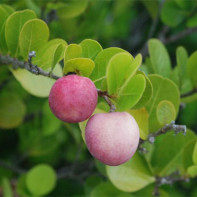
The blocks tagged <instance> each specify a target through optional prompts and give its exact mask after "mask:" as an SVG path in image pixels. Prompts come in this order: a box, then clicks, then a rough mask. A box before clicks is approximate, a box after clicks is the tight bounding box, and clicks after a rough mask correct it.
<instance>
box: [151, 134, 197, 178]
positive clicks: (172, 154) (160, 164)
mask: <svg viewBox="0 0 197 197" xmlns="http://www.w3.org/2000/svg"><path fill="white" fill-rule="evenodd" d="M173 134H174V132H169V133H166V134H165V135H163V136H159V137H158V138H157V140H156V142H155V144H154V146H155V149H154V151H153V153H152V159H151V164H152V166H153V169H154V171H155V173H156V174H158V175H159V176H167V175H169V174H171V173H172V172H174V171H177V170H179V171H180V172H181V173H182V172H184V170H185V169H184V165H183V162H182V160H183V155H184V154H183V153H184V149H185V147H186V146H187V144H188V143H189V142H191V141H193V140H194V139H195V138H196V136H195V134H194V133H193V132H192V131H189V130H187V133H186V136H184V135H183V134H182V133H179V134H177V135H176V136H174V135H173ZM161 155H162V157H161Z"/></svg>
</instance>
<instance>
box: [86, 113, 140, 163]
mask: <svg viewBox="0 0 197 197" xmlns="http://www.w3.org/2000/svg"><path fill="white" fill-rule="evenodd" d="M85 140H86V144H87V147H88V149H89V151H90V153H91V154H92V156H93V157H95V158H96V159H98V160H99V161H101V162H103V163H104V164H107V165H110V166H117V165H120V164H123V163H125V162H126V161H128V160H129V159H130V158H131V157H132V156H133V155H134V153H135V152H136V149H137V147H138V144H139V127H138V124H137V122H136V121H135V119H134V118H133V116H131V115H130V114H129V113H127V112H110V113H100V114H95V115H93V116H92V117H91V118H90V119H89V120H88V123H87V125H86V129H85Z"/></svg>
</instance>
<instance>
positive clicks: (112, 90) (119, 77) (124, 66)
mask: <svg viewBox="0 0 197 197" xmlns="http://www.w3.org/2000/svg"><path fill="white" fill-rule="evenodd" d="M132 61H133V57H132V55H130V54H129V53H126V52H122V53H118V54H116V55H114V56H113V57H112V58H111V59H110V61H109V63H108V64H107V72H106V76H107V92H108V94H109V95H113V94H116V93H117V91H118V89H119V88H120V87H121V86H122V85H123V83H124V81H125V80H127V78H128V77H129V76H130V75H131V74H132V75H134V71H135V70H134V69H135V68H132V66H133V65H131V62H132ZM132 71H133V73H132Z"/></svg>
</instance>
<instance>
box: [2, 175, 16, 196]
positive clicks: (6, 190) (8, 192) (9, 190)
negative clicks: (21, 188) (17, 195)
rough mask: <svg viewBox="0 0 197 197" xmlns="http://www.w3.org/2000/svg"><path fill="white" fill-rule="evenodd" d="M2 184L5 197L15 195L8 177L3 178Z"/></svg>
mask: <svg viewBox="0 0 197 197" xmlns="http://www.w3.org/2000/svg"><path fill="white" fill-rule="evenodd" d="M1 186H2V189H3V196H4V197H13V196H14V195H13V192H12V186H11V184H10V181H9V180H8V179H7V178H6V177H3V178H2V179H1Z"/></svg>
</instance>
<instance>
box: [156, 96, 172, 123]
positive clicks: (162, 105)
mask: <svg viewBox="0 0 197 197" xmlns="http://www.w3.org/2000/svg"><path fill="white" fill-rule="evenodd" d="M156 113H157V120H158V121H159V123H160V124H161V126H164V125H165V124H169V123H170V122H172V120H175V118H176V109H175V107H174V105H173V103H172V102H170V101H167V100H163V101H161V102H159V104H158V106H157V112H156Z"/></svg>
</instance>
